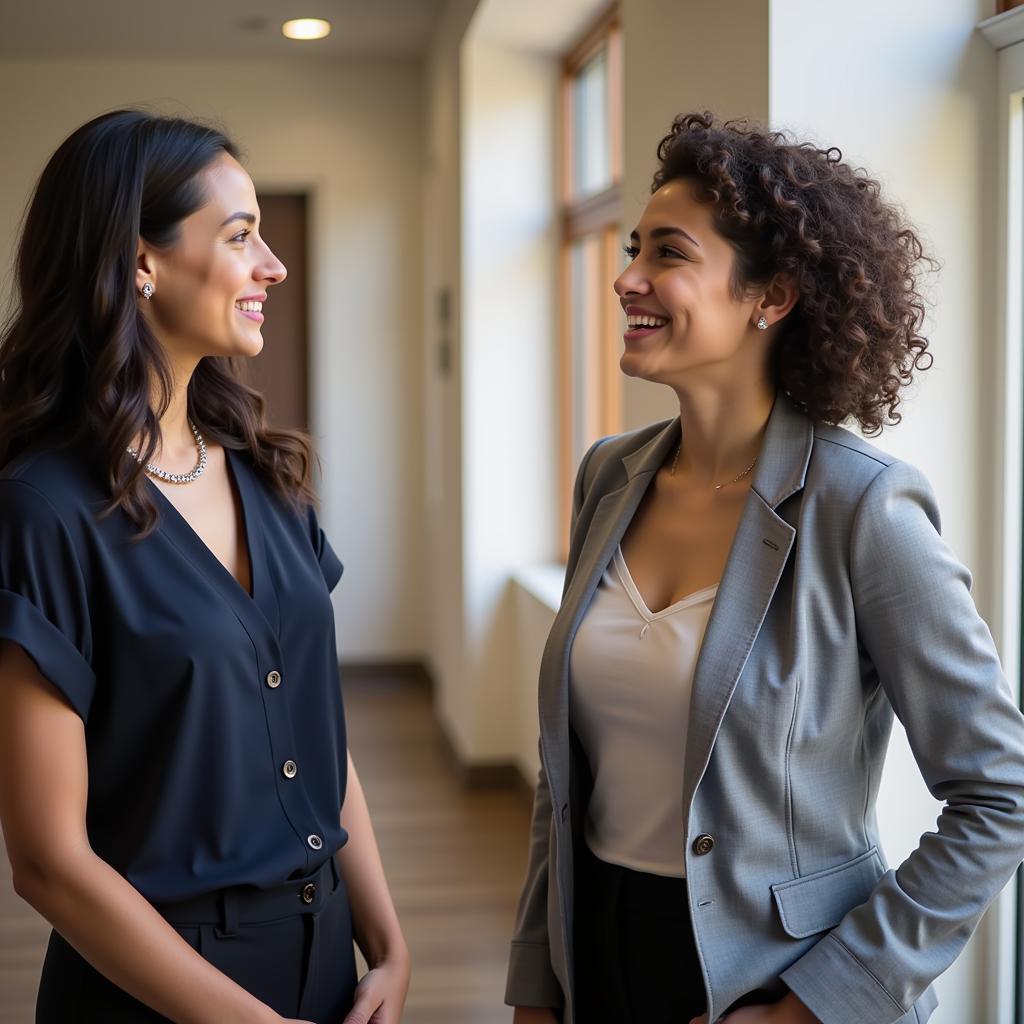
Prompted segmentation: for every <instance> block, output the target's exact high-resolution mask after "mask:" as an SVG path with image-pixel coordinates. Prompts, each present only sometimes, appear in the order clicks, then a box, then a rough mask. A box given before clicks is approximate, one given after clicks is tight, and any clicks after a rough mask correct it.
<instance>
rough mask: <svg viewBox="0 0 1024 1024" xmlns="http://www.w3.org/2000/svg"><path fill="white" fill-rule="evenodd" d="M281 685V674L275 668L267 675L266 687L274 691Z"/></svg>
mask: <svg viewBox="0 0 1024 1024" xmlns="http://www.w3.org/2000/svg"><path fill="white" fill-rule="evenodd" d="M280 685H281V673H280V672H278V671H277V669H276V668H275V669H274V671H273V672H268V673H267V686H269V687H270V688H271V689H272V690H276V689H277V688H278V687H279V686H280Z"/></svg>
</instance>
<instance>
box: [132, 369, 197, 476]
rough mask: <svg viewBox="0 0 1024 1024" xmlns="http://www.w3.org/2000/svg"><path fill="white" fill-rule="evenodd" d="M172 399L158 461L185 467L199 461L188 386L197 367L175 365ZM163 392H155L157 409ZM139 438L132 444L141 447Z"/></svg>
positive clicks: (165, 416) (163, 419)
mask: <svg viewBox="0 0 1024 1024" xmlns="http://www.w3.org/2000/svg"><path fill="white" fill-rule="evenodd" d="M170 369H171V375H172V377H171V379H172V386H171V400H170V403H169V404H168V406H167V408H166V409H165V410H164V413H163V415H162V416H161V417H160V442H159V444H158V445H157V447H156V451H155V452H154V453H153V454H154V461H155V462H156V463H157V464H158V465H159V464H161V463H162V462H168V463H173V464H182V463H185V462H188V461H189V460H190V459H193V460H194V458H195V450H196V439H195V437H193V435H192V428H191V427H190V426H189V425H188V386H189V382H190V381H191V379H192V373H193V371H194V370H195V365H194V364H193V365H191V366H179V365H175V364H173V363H172V364H171V368H170ZM160 397H161V396H160V393H159V389H158V388H157V387H156V386H154V387H153V389H152V397H151V403H152V407H153V408H154V409H156V408H157V407H158V405H159V403H160ZM138 443H139V439H138V438H135V439H134V440H133V441H132V447H135V448H137V447H138Z"/></svg>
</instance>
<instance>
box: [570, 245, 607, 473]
mask: <svg viewBox="0 0 1024 1024" xmlns="http://www.w3.org/2000/svg"><path fill="white" fill-rule="evenodd" d="M569 259H570V292H569V294H570V301H571V302H572V309H571V310H570V316H569V319H570V324H571V342H572V345H571V349H570V359H569V362H570V366H569V373H570V381H571V389H572V411H571V417H570V418H571V425H570V457H571V459H572V462H573V465H576V464H578V463H579V460H580V459H581V458H583V455H584V453H585V452H586V450H587V448H589V447H590V445H591V444H593V442H594V441H596V440H597V439H598V438H599V437H601V435H602V433H603V431H602V423H601V397H602V377H603V371H604V367H603V365H602V351H603V346H602V344H601V340H602V335H601V331H602V317H601V310H602V304H603V302H604V299H605V295H604V290H603V289H604V288H605V287H608V284H607V282H606V281H605V280H604V275H603V274H602V265H601V264H602V260H601V234H600V233H599V232H595V233H593V234H590V235H586V236H584V237H583V238H581V239H579V240H577V241H576V242H574V243H573V244H572V248H571V250H570V256H569Z"/></svg>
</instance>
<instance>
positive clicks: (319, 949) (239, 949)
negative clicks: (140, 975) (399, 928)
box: [36, 857, 356, 1024]
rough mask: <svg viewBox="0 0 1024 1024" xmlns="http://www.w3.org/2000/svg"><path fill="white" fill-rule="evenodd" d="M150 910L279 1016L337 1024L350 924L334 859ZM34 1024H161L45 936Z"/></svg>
mask: <svg viewBox="0 0 1024 1024" xmlns="http://www.w3.org/2000/svg"><path fill="white" fill-rule="evenodd" d="M157 909H158V910H159V911H160V912H161V914H163V916H164V917H165V918H167V920H168V921H169V922H170V923H171V924H172V926H173V927H174V928H175V930H176V931H177V932H178V934H179V935H181V936H182V937H183V938H184V939H185V941H186V942H187V943H188V944H189V945H190V946H191V947H192V948H193V949H195V950H196V951H197V952H198V953H199V954H200V955H201V956H203V957H204V958H205V959H206V960H208V961H209V962H210V963H212V964H213V965H214V967H216V968H217V969H218V970H220V971H222V972H223V973H224V974H226V975H227V976H228V977H229V978H231V979H233V980H234V981H236V982H237V983H238V984H239V985H241V986H242V987H243V988H244V989H246V990H248V991H249V992H251V993H252V994H253V995H254V996H255V997H256V998H257V999H260V1000H262V1001H263V1002H264V1003H266V1004H267V1005H268V1006H270V1007H272V1008H273V1009H274V1010H276V1011H277V1012H278V1013H279V1014H281V1016H283V1017H289V1018H299V1019H302V1020H309V1021H314V1022H315V1024H340V1021H341V1020H342V1019H343V1018H344V1017H345V1014H346V1013H348V1011H349V1010H350V1009H351V1008H352V993H353V990H354V989H355V985H356V966H355V956H354V953H353V948H352V915H351V911H350V909H349V904H348V896H347V893H346V891H345V885H344V882H342V880H341V878H340V876H339V874H338V870H337V867H336V865H335V863H334V858H333V857H332V858H330V859H329V860H328V862H327V863H326V864H324V866H323V867H322V868H320V869H319V870H318V871H317V872H315V873H314V874H313V875H310V876H309V877H308V878H302V879H297V880H293V881H290V882H287V883H286V884H285V885H282V886H280V887H278V888H276V889H271V890H261V889H253V888H251V887H243V886H239V887H237V888H233V889H224V890H222V891H221V892H219V893H210V894H209V895H207V896H202V897H199V898H197V899H195V900H189V901H187V902H185V903H178V904H168V905H166V906H159V907H157ZM36 1024H169V1022H168V1021H167V1018H165V1017H162V1016H161V1015H160V1014H158V1013H156V1012H155V1011H154V1010H151V1009H149V1008H148V1007H146V1006H144V1005H143V1004H142V1003H140V1002H139V1001H138V1000H137V999H134V998H133V997H132V996H130V995H128V994H127V993H126V992H124V991H123V990H122V989H120V988H118V987H117V986H116V985H114V984H113V983H112V982H110V981H108V980H107V979H106V978H105V977H104V976H103V975H102V974H100V973H99V972H98V971H96V970H95V969H94V968H92V967H91V966H90V965H89V964H88V963H87V962H86V961H85V960H83V959H82V957H81V956H79V954H78V953H77V952H76V951H75V950H74V949H73V948H72V947H71V946H70V945H69V944H68V943H67V942H65V941H64V939H63V938H62V937H61V936H60V935H58V934H57V933H56V932H54V933H53V934H52V935H51V936H50V944H49V947H48V948H47V951H46V959H45V961H44V963H43V972H42V977H41V979H40V982H39V998H38V1000H37V1003H36Z"/></svg>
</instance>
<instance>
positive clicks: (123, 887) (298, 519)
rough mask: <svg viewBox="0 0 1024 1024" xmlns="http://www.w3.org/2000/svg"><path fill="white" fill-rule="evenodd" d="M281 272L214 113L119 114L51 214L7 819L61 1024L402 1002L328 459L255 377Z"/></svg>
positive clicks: (31, 245)
mask: <svg viewBox="0 0 1024 1024" xmlns="http://www.w3.org/2000/svg"><path fill="white" fill-rule="evenodd" d="M284 276H285V268H284V266H282V264H281V263H280V261H279V260H278V259H277V258H276V257H275V256H274V254H273V253H272V252H271V251H270V249H269V248H268V246H267V244H266V242H265V241H264V240H263V239H262V238H261V237H260V234H259V209H258V207H257V203H256V194H255V190H254V188H253V184H252V181H251V180H250V178H249V175H248V174H247V173H246V172H245V170H244V169H243V168H242V166H241V164H240V163H239V162H238V159H237V152H236V149H235V147H234V146H233V145H232V143H231V142H230V141H229V140H228V139H227V138H226V137H225V136H224V135H223V134H221V133H220V132H218V131H215V130H213V129H211V128H209V127H206V126H203V125H200V124H197V123H194V122H191V121H187V120H182V119H178V118H167V117H155V116H151V115H149V114H146V113H142V112H138V111H118V112H115V113H112V114H107V115H104V116H102V117H98V118H96V119H95V120H93V121H91V122H89V123H88V124H86V125H84V126H83V127H81V128H79V129H78V130H77V131H75V132H74V133H73V134H72V135H71V136H70V137H69V138H68V139H67V140H66V141H65V142H64V143H63V144H62V145H61V146H60V148H59V149H58V150H57V152H56V153H55V154H54V155H53V157H52V158H51V160H50V161H49V163H48V164H47V166H46V168H45V170H44V171H43V174H42V176H41V178H40V180H39V183H38V185H37V188H36V191H35V195H34V197H33V200H32V203H31V206H30V209H29V211H28V216H27V219H26V221H25V226H24V231H23V235H22V238H21V243H20V248H19V251H18V256H17V289H18V291H17V306H16V309H15V313H14V315H13V317H12V319H11V320H10V322H9V323H8V325H7V327H6V329H5V330H4V332H3V335H2V337H0V819H2V822H3V829H4V839H5V842H6V845H7V850H8V853H9V857H10V861H11V865H12V868H13V875H14V885H15V889H16V890H17V892H18V893H19V894H20V895H21V896H22V897H23V898H24V899H25V900H27V901H28V902H29V903H30V904H31V905H32V906H33V907H35V908H36V909H37V910H38V911H39V913H41V914H42V915H43V916H44V917H46V918H47V919H48V920H49V921H50V922H51V924H52V925H53V927H54V931H53V934H52V936H51V938H50V944H49V948H48V950H47V954H46V960H45V963H44V966H43V972H42V978H41V982H40V990H39V999H38V1004H37V1015H36V1020H37V1021H38V1022H39V1024H75V1022H80V1024H100V1022H103V1024H111V1022H117V1024H129V1022H131V1024H135V1022H138V1024H143V1022H146V1024H151V1022H158V1021H166V1020H171V1021H177V1022H182V1024H186V1022H187V1024H205V1022H209V1024H231V1022H239V1024H241V1022H245V1024H259V1022H266V1024H281V1022H282V1021H293V1022H294V1021H302V1022H315V1024H341V1022H342V1020H343V1019H344V1020H345V1021H348V1022H352V1024H365V1022H366V1021H368V1020H370V1019H371V1017H372V1019H373V1020H374V1021H375V1022H377V1021H379V1022H381V1024H396V1022H397V1021H398V1020H399V1017H400V1014H401V1011H402V1005H403V1003H404V1000H405V993H406V990H407V987H408V979H409V965H408V953H407V950H406V947H405V943H404V941H403V939H402V934H401V930H400V928H399V925H398V921H397V918H396V916H395V912H394V907H393V905H392V902H391V898H390V895H389V892H388V887H387V883H386V881H385V878H384V873H383V869H382V867H381V863H380V858H379V856H378V852H377V847H376V842H375V839H374V836H373V830H372V827H371V824H370V818H369V814H368V811H367V807H366V801H365V799H364V796H363V791H362V788H361V787H360V784H359V778H358V776H357V775H356V772H355V768H354V767H353V765H352V761H351V758H350V757H349V756H348V754H347V746H346V737H345V721H344V714H343V709H342V701H341V691H340V687H339V679H338V665H337V656H336V651H335V632H334V617H333V611H332V606H331V600H330V597H329V592H330V590H331V589H333V587H334V586H335V584H336V583H337V582H338V580H339V578H340V576H341V572H342V567H341V564H340V562H339V561H338V559H337V557H336V556H335V554H334V552H333V550H332V549H331V546H330V545H329V544H328V542H327V540H326V538H325V537H324V534H323V532H322V531H321V529H320V527H319V525H318V522H317V517H316V513H315V511H314V503H313V497H314V495H313V491H312V489H311V470H312V463H313V460H314V456H313V452H312V449H311V445H310V442H309V439H308V438H307V437H306V436H305V435H303V434H301V433H298V432H295V431H283V430H272V429H270V428H269V427H268V426H267V423H266V421H265V418H264V411H263V400H262V399H261V397H260V396H259V394H258V393H257V392H255V391H254V390H253V389H252V388H250V387H248V386H247V385H245V384H244V383H242V381H241V379H240V377H239V367H238V365H237V364H238V362H239V361H240V358H244V357H249V356H254V355H256V354H257V353H259V351H260V349H261V348H262V345H263V339H262V337H261V334H260V324H261V323H262V321H263V313H262V310H263V303H264V301H265V300H266V298H267V290H268V289H269V288H271V287H272V286H273V285H275V284H277V283H279V282H280V281H282V280H283V279H284ZM353 936H354V938H355V941H356V942H358V944H359V946H360V948H361V950H362V952H363V953H364V955H365V957H366V960H367V962H368V964H369V966H370V970H369V971H368V973H367V974H366V975H365V976H364V977H363V979H362V980H361V981H359V983H358V985H357V978H356V967H355V962H354V955H353Z"/></svg>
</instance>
